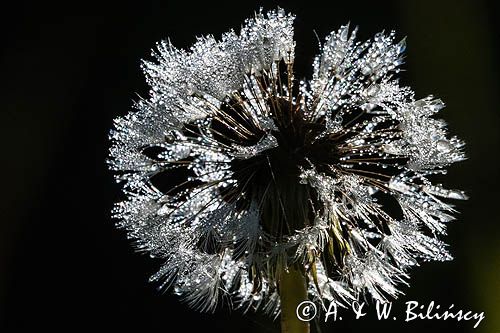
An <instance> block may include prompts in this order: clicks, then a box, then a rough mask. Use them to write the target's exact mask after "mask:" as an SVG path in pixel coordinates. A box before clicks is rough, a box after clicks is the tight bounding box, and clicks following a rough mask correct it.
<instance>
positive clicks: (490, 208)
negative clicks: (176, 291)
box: [0, 0, 500, 333]
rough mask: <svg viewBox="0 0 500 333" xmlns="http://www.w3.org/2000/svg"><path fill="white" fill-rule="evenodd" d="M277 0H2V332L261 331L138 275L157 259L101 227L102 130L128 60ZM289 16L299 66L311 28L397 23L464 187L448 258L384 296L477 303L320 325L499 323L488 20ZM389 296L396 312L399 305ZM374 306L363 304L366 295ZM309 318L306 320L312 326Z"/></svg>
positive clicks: (385, 10)
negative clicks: (460, 145) (459, 153)
mask: <svg viewBox="0 0 500 333" xmlns="http://www.w3.org/2000/svg"><path fill="white" fill-rule="evenodd" d="M262 5H263V6H264V8H265V9H272V8H275V7H276V3H275V2H270V1H261V2H250V1H244V2H243V1H241V2H237V1H233V2H227V3H222V2H213V1H205V2H200V3H196V2H193V1H178V2H175V3H174V2H172V1H163V2H152V3H145V2H139V1H136V2H134V3H125V2H121V3H120V4H117V5H104V2H102V4H101V5H90V4H89V3H88V2H85V4H82V5H75V4H71V5H70V2H66V4H65V5H50V4H48V3H46V2H41V3H39V4H35V3H24V2H19V1H17V2H15V4H14V5H12V6H11V7H3V8H2V10H1V11H2V14H1V19H0V25H1V29H0V31H1V36H2V38H1V44H0V45H1V50H2V51H1V58H0V63H1V72H0V84H1V89H0V94H1V99H0V103H1V106H0V108H1V109H0V111H1V113H0V114H1V118H0V140H1V141H0V142H1V156H2V157H1V161H2V163H1V173H0V177H1V180H0V184H1V187H0V189H1V190H0V203H1V207H0V209H1V210H0V212H1V213H0V214H1V215H0V324H1V326H0V330H1V331H21V330H23V329H31V330H35V329H36V330H37V331H38V330H40V329H42V328H44V329H45V328H48V329H64V330H66V331H73V330H75V329H77V328H88V329H95V330H100V329H112V330H113V331H118V330H129V329H136V330H138V331H149V330H152V329H155V330H156V331H157V332H160V331H161V332H163V331H165V332H168V331H184V332H195V331H201V330H206V331H219V332H234V331H238V332H241V333H243V332H272V331H273V330H274V331H276V329H277V328H278V326H279V325H278V323H279V321H275V322H272V321H271V320H269V319H267V318H266V317H263V316H261V315H258V314H257V315H256V314H247V315H242V314H241V313H239V312H230V311H229V310H227V308H223V309H220V310H219V311H217V312H216V314H199V313H196V312H194V311H191V310H190V309H188V308H187V306H186V305H184V304H183V303H181V302H180V301H179V300H178V299H177V298H176V297H173V296H171V295H170V294H169V293H166V294H162V293H161V292H158V291H157V290H156V288H155V286H154V285H152V284H149V283H148V282H147V280H148V277H149V275H151V274H152V273H154V272H155V270H156V269H157V268H158V267H159V263H158V262H155V261H153V260H152V259H150V258H149V257H147V256H143V255H139V254H136V253H134V252H133V249H132V247H131V246H130V244H129V241H127V240H126V238H125V234H124V233H123V232H122V231H117V230H115V228H114V227H113V223H114V222H113V221H112V220H111V219H110V209H111V207H112V204H113V202H115V201H117V200H119V198H120V192H119V187H118V186H117V185H115V184H114V182H113V179H112V175H111V173H110V172H108V171H107V168H106V165H105V162H104V161H105V158H106V156H107V150H108V148H109V142H108V140H107V133H108V130H109V129H110V127H111V124H112V119H113V118H114V117H117V116H119V115H124V114H125V113H126V112H127V111H128V110H129V109H130V106H131V104H132V100H134V99H136V98H137V97H136V93H138V94H140V95H142V96H146V94H147V90H148V88H147V86H146V84H145V82H144V77H143V75H142V73H141V72H140V69H139V60H140V59H141V58H149V54H150V49H151V48H153V47H154V43H155V42H156V41H159V40H161V39H163V38H167V37H170V38H171V40H172V41H173V43H174V45H176V46H178V47H188V46H189V45H190V44H191V43H193V41H194V38H195V36H199V35H202V34H209V33H210V34H214V35H215V36H220V34H221V33H222V32H225V31H227V30H229V29H231V28H239V27H240V26H241V24H242V22H243V20H244V19H245V18H247V17H250V16H252V15H253V12H254V11H255V10H257V9H258V8H259V6H262ZM280 6H282V7H283V8H285V9H286V10H288V11H292V12H294V13H295V14H297V19H296V25H295V27H296V41H297V50H296V63H297V71H298V76H299V77H303V76H307V75H309V74H310V73H311V70H310V64H311V61H312V57H313V56H314V54H315V53H316V52H317V50H318V46H317V45H318V43H317V39H316V37H315V35H314V33H313V30H315V31H316V33H317V34H318V36H319V37H320V38H321V39H323V38H324V37H325V36H326V35H327V34H328V33H329V32H330V31H332V30H336V29H337V28H338V27H339V26H340V25H341V24H344V23H346V22H348V21H350V22H351V24H353V25H359V26H360V33H359V36H360V37H361V38H362V39H365V38H368V37H370V36H372V35H373V34H374V33H375V32H378V31H380V30H383V29H386V30H391V29H395V30H396V31H397V32H398V37H399V38H402V37H404V36H407V37H408V39H407V43H408V48H407V58H406V64H405V65H404V68H405V69H406V70H407V71H406V72H403V73H402V74H401V79H402V82H403V83H404V84H408V85H411V86H412V87H413V88H414V90H415V91H416V93H417V96H418V97H424V96H426V95H428V94H431V93H432V94H435V95H436V96H439V97H441V98H442V99H443V100H444V101H445V102H446V103H447V108H446V109H445V110H444V111H443V112H442V113H441V117H443V118H445V119H446V120H447V121H448V123H449V125H450V131H451V133H453V134H457V135H458V136H460V137H461V138H463V139H464V140H465V141H466V142H467V144H468V145H467V154H468V156H469V159H468V160H467V161H465V162H462V163H459V164H458V165H454V166H452V167H451V168H450V172H449V176H448V177H447V178H446V183H445V184H446V185H448V186H452V187H453V186H455V187H459V188H462V189H464V190H466V192H467V193H468V194H469V195H470V197H471V199H470V200H469V201H467V202H457V209H458V210H459V211H460V212H461V213H460V214H459V215H458V221H457V222H455V223H453V224H451V225H450V226H449V235H448V236H447V238H446V240H447V241H448V242H449V243H450V244H451V251H452V253H453V254H454V256H455V260H454V261H452V262H448V263H426V264H423V265H422V266H421V267H419V268H417V269H414V270H413V271H412V272H411V275H412V279H411V287H410V288H407V287H405V288H403V290H404V291H405V293H406V295H405V296H403V297H401V298H400V299H399V300H398V301H397V302H396V303H395V305H394V306H395V307H396V310H395V311H399V312H401V311H400V310H402V309H403V305H404V302H405V301H407V300H416V301H419V302H420V303H423V304H427V303H428V302H430V301H431V300H434V301H436V302H437V303H438V304H441V305H442V306H444V307H447V306H448V305H450V304H452V303H453V304H455V308H459V309H465V310H469V309H470V310H473V311H479V312H480V311H485V313H486V319H485V320H484V321H483V322H482V323H481V324H480V326H479V329H476V330H473V329H472V326H473V323H472V322H459V323H457V322H456V321H450V320H448V321H446V322H444V321H423V320H422V321H412V322H410V323H405V322H404V320H403V316H400V317H401V318H399V319H398V320H397V321H392V320H391V321H377V320H376V319H375V318H374V317H373V316H371V317H369V318H367V319H362V320H361V319H360V320H358V321H356V320H353V319H352V318H350V317H352V315H349V314H347V313H346V315H345V316H344V320H343V321H342V322H336V323H334V322H329V323H327V324H326V325H323V326H322V331H323V332H351V331H352V332H357V331H361V330H362V329H363V330H366V329H375V330H376V331H379V330H380V331H381V330H384V331H385V332H400V331H402V330H405V331H407V332H424V331H425V332H428V333H431V332H447V331H449V332H472V331H475V332H499V331H500V321H499V315H500V311H499V310H500V298H499V277H500V274H499V273H500V250H499V248H500V247H499V246H498V241H499V214H500V213H499V209H498V206H499V198H500V196H499V186H500V184H499V180H500V179H499V166H498V165H499V153H498V152H499V130H500V123H499V116H498V101H499V94H498V92H499V79H500V76H499V74H500V71H499V62H498V59H499V56H500V49H499V37H500V35H499V32H500V29H499V22H498V19H499V18H500V17H499V15H498V8H496V7H495V5H494V4H493V1H492V2H484V1H451V0H447V1H405V2H398V1H389V2H385V1H371V2H367V3H366V4H365V3H362V2H359V1H325V2H323V3H320V2H314V1H309V0H307V1H302V2H295V3H292V2H281V3H280ZM397 309H399V310H397ZM372 310H373V309H372ZM313 331H314V330H313Z"/></svg>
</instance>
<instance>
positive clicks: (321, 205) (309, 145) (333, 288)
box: [109, 9, 466, 314]
mask: <svg viewBox="0 0 500 333" xmlns="http://www.w3.org/2000/svg"><path fill="white" fill-rule="evenodd" d="M293 20H294V16H293V15H291V14H287V13H285V12H284V11H283V10H281V9H278V10H275V11H270V12H267V13H263V12H262V11H261V12H258V13H256V14H255V17H254V18H251V19H248V20H247V21H246V22H245V24H244V26H243V27H242V28H241V31H240V32H239V33H238V34H237V33H235V32H234V31H231V32H229V33H226V34H224V35H223V36H222V38H221V39H220V40H216V39H215V38H214V37H212V36H207V37H202V38H198V40H197V41H196V43H195V44H194V45H193V46H192V47H191V48H190V49H189V50H181V49H177V48H175V47H174V46H173V45H172V44H171V43H170V42H169V41H162V42H160V43H158V45H157V48H156V51H154V52H153V57H154V60H153V61H144V62H143V64H142V69H143V71H144V73H145V75H146V78H147V83H148V84H149V86H150V93H149V96H148V98H145V99H141V100H139V101H138V102H136V105H135V110H134V111H131V112H129V113H128V114H127V115H125V116H123V117H120V118H117V119H116V120H115V122H114V128H113V129H112V130H111V132H110V139H111V141H112V146H111V148H110V159H109V165H110V168H111V169H112V170H113V171H114V172H115V175H116V180H117V181H118V182H119V183H121V184H122V186H123V192H124V194H125V196H126V199H125V200H124V201H123V202H120V203H118V204H116V206H115V208H114V210H113V214H114V216H115V217H116V218H117V219H118V221H119V222H118V223H117V224H118V226H119V227H120V228H123V229H126V230H127V231H128V235H129V237H130V238H131V239H134V240H135V241H136V246H137V248H138V249H139V250H140V251H144V252H148V253H149V254H150V255H151V256H152V257H156V258H161V259H163V260H164V263H163V265H162V267H161V268H160V270H159V271H158V272H157V273H156V274H155V275H154V276H152V277H151V280H152V281H156V282H158V283H159V284H160V286H161V287H165V288H166V287H172V290H173V292H174V293H175V294H178V295H181V296H182V297H184V298H185V300H186V301H187V302H188V304H190V305H191V306H193V307H195V308H198V309H200V310H203V311H211V310H213V309H214V308H215V307H216V305H217V304H218V302H219V301H222V300H224V299H230V300H231V302H230V304H232V305H233V306H235V307H240V308H242V309H244V310H248V309H257V308H261V309H263V310H265V311H267V312H269V313H272V314H276V313H277V311H279V297H278V295H277V279H278V275H279V271H280V269H282V268H286V267H288V266H289V265H292V264H294V265H301V266H302V267H303V268H304V272H305V274H306V278H307V281H308V285H309V297H310V298H311V299H312V300H314V301H317V302H324V301H336V302H339V303H343V302H347V301H350V300H355V299H358V298H359V297H363V296H364V295H365V294H369V295H371V296H372V297H373V298H374V299H377V300H385V299H387V297H396V296H397V295H398V294H400V293H401V292H400V290H399V289H398V287H399V285H400V284H402V283H403V284H404V283H406V281H407V280H408V269H409V268H410V267H412V266H415V265H417V264H418V263H419V262H421V261H428V260H438V261H443V260H450V259H451V255H450V254H449V253H448V252H447V250H446V247H447V246H446V244H445V243H444V242H442V241H441V240H440V239H439V238H440V237H441V236H442V235H445V233H446V223H447V222H449V221H451V220H453V217H452V213H453V212H454V210H453V208H452V206H451V204H449V203H448V199H466V195H465V194H464V193H463V192H461V191H458V190H449V189H445V188H444V187H443V186H441V185H438V184H433V183H432V182H431V180H432V176H433V175H436V174H444V173H445V171H446V170H445V168H446V167H447V166H448V165H450V164H451V163H454V162H458V161H461V160H463V159H464V158H465V156H464V153H463V146H464V143H463V142H462V141H461V140H459V139H458V138H457V137H449V136H448V135H447V130H446V124H445V123H444V122H443V121H442V120H439V119H436V118H435V114H436V113H437V112H439V111H440V110H441V109H442V108H443V107H444V103H443V102H442V101H441V100H440V99H437V98H434V97H432V96H429V97H425V98H422V99H416V98H415V95H414V92H413V91H412V90H411V89H410V88H409V87H403V86H400V84H399V82H398V80H397V78H395V76H396V74H397V73H398V72H399V67H400V65H401V64H402V63H403V60H402V59H403V51H404V49H405V43H406V42H405V40H402V41H400V42H396V41H395V33H394V32H390V33H388V34H384V33H378V34H376V35H375V36H374V38H373V39H371V40H368V41H366V42H360V41H357V40H356V32H357V29H356V28H355V29H351V28H350V27H349V25H346V26H343V27H341V28H340V29H339V30H337V31H334V32H332V33H331V34H330V35H328V36H327V37H326V39H325V41H324V43H323V45H322V47H321V52H320V54H319V55H318V56H317V57H316V58H315V59H314V62H313V75H312V78H311V79H310V80H305V79H304V80H302V81H299V80H298V79H297V78H296V77H295V76H294V72H293V66H294V62H295V55H294V50H295V42H294V39H293Z"/></svg>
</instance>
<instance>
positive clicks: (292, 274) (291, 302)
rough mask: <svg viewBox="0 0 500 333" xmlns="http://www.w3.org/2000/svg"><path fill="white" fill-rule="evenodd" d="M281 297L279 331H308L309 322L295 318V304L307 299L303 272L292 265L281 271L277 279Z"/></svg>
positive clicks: (307, 332)
mask: <svg viewBox="0 0 500 333" xmlns="http://www.w3.org/2000/svg"><path fill="white" fill-rule="evenodd" d="M279 292H280V299H281V332H282V333H309V323H308V322H304V321H300V320H299V319H298V318H297V314H296V309H297V306H298V305H299V304H300V303H301V302H303V301H304V300H306V299H307V285H306V279H305V277H304V273H303V272H302V270H301V269H299V268H298V267H296V266H294V265H292V266H290V267H289V268H288V271H282V272H281V276H280V281H279Z"/></svg>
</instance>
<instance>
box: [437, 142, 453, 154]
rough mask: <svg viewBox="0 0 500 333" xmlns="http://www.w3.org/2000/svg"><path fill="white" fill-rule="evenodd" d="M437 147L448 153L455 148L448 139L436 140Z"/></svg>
mask: <svg viewBox="0 0 500 333" xmlns="http://www.w3.org/2000/svg"><path fill="white" fill-rule="evenodd" d="M436 149H437V150H438V151H440V152H442V153H448V152H450V151H451V150H452V149H453V145H452V144H451V143H450V142H449V141H448V140H439V141H437V142H436Z"/></svg>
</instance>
